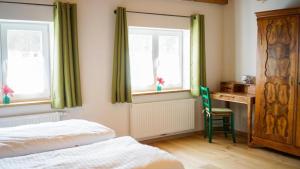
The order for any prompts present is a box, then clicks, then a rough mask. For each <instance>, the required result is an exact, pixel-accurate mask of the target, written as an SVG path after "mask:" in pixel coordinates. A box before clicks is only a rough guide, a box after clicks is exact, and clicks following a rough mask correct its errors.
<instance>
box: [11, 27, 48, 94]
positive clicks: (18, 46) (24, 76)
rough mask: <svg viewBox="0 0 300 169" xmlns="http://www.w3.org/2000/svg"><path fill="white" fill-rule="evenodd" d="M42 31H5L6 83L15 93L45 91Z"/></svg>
mask: <svg viewBox="0 0 300 169" xmlns="http://www.w3.org/2000/svg"><path fill="white" fill-rule="evenodd" d="M42 41H43V39H42V32H41V31H31V30H8V31H7V54H8V56H7V77H6V78H7V79H6V80H7V85H8V86H9V87H11V88H12V89H13V90H14V91H15V94H16V95H34V94H38V93H42V92H43V91H45V82H47V80H46V78H48V77H47V76H46V75H45V62H46V60H45V57H44V56H43V45H42Z"/></svg>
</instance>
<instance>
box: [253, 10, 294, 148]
mask: <svg viewBox="0 0 300 169" xmlns="http://www.w3.org/2000/svg"><path fill="white" fill-rule="evenodd" d="M258 27H259V28H258V58H257V59H258V60H259V61H258V65H257V66H258V67H259V68H258V70H257V71H258V73H257V75H258V77H257V100H256V115H255V133H254V134H255V135H256V136H258V137H261V138H266V139H268V140H274V141H277V142H282V143H288V144H292V142H293V125H294V113H295V99H296V98H295V97H296V88H297V86H296V85H297V64H298V63H297V57H298V17H297V16H289V17H276V18H271V19H260V20H258Z"/></svg>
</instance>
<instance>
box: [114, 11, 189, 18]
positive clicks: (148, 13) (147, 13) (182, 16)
mask: <svg viewBox="0 0 300 169" xmlns="http://www.w3.org/2000/svg"><path fill="white" fill-rule="evenodd" d="M116 12H117V11H116V10H115V11H114V13H116ZM126 12H128V13H138V14H146V15H160V16H173V17H181V18H191V16H184V15H172V14H162V13H151V12H138V11H126Z"/></svg>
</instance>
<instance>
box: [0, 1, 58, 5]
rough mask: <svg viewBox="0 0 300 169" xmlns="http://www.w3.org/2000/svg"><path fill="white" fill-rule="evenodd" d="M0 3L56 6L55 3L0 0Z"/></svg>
mask: <svg viewBox="0 0 300 169" xmlns="http://www.w3.org/2000/svg"><path fill="white" fill-rule="evenodd" d="M0 3H6V4H22V5H37V6H56V5H52V4H37V3H27V2H10V1H0Z"/></svg>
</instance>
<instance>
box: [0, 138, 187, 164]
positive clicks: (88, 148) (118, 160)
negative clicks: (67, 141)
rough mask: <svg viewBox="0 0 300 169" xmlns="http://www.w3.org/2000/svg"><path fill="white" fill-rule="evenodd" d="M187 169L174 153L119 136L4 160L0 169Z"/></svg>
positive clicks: (1, 161) (0, 162)
mask: <svg viewBox="0 0 300 169" xmlns="http://www.w3.org/2000/svg"><path fill="white" fill-rule="evenodd" d="M68 168H70V169H183V168H184V167H183V165H182V164H181V163H180V162H179V161H178V160H177V159H176V158H175V157H174V156H173V155H171V154H169V153H167V152H165V151H162V150H160V149H158V148H154V147H151V146H147V145H143V144H140V143H138V142H137V141H135V140H134V139H133V138H131V137H128V136H126V137H119V138H115V139H110V140H107V141H103V142H98V143H93V144H89V145H84V146H79V147H73V148H68V149H61V150H55V151H48V152H44V153H37V154H31V155H27V156H20V157H12V158H4V159H0V169H68Z"/></svg>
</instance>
